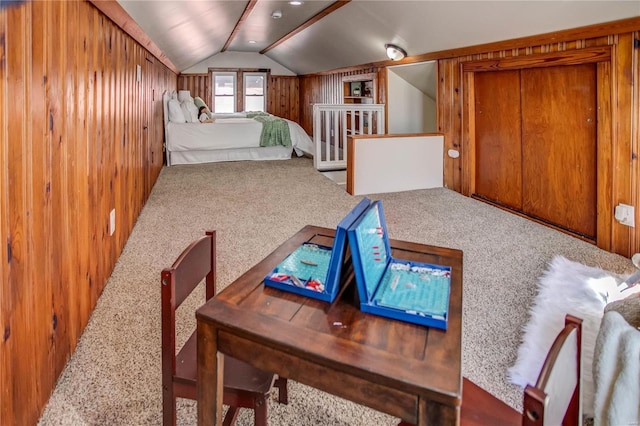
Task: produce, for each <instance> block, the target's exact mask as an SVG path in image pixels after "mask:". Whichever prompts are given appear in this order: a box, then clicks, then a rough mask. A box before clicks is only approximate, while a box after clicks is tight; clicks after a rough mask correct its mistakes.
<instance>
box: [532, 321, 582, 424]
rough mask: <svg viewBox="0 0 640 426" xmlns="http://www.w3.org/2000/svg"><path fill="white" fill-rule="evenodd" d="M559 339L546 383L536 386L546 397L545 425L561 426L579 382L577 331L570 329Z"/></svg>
mask: <svg viewBox="0 0 640 426" xmlns="http://www.w3.org/2000/svg"><path fill="white" fill-rule="evenodd" d="M559 337H562V338H563V339H562V341H561V342H559V346H560V349H559V351H558V352H557V353H556V358H555V360H553V361H552V364H553V365H552V366H551V368H550V369H549V370H548V374H547V376H546V383H540V384H539V385H538V388H539V389H542V390H543V391H544V393H545V394H546V395H547V397H546V398H545V407H544V424H545V425H561V424H562V420H563V419H564V416H565V413H566V412H567V409H568V408H569V404H570V403H571V399H572V397H573V393H574V390H575V388H576V386H578V380H579V377H578V371H577V364H578V356H579V355H578V343H577V341H578V330H577V329H576V328H570V329H568V333H567V334H566V335H564V336H563V335H560V336H559ZM550 395H552V396H553V397H550Z"/></svg>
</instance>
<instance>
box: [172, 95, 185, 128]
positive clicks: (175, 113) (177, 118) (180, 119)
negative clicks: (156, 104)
mask: <svg viewBox="0 0 640 426" xmlns="http://www.w3.org/2000/svg"><path fill="white" fill-rule="evenodd" d="M168 105H169V121H171V122H172V123H184V122H185V121H187V120H186V119H185V116H184V113H183V112H182V109H181V108H180V102H178V100H177V99H171V100H170V101H169V102H168Z"/></svg>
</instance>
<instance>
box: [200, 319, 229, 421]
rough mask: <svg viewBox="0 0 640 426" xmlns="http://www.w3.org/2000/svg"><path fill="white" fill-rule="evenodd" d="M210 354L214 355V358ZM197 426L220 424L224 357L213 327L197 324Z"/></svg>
mask: <svg viewBox="0 0 640 426" xmlns="http://www.w3.org/2000/svg"><path fill="white" fill-rule="evenodd" d="M212 354H216V355H215V356H214V355H212ZM197 356H198V379H197V382H198V386H197V387H198V425H207V426H209V425H216V426H219V425H221V424H222V397H223V393H224V356H223V355H222V353H218V341H217V331H216V328H215V327H214V326H212V325H211V324H207V323H204V322H202V323H201V322H198V355H197Z"/></svg>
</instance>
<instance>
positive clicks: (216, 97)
mask: <svg viewBox="0 0 640 426" xmlns="http://www.w3.org/2000/svg"><path fill="white" fill-rule="evenodd" d="M235 111H236V73H234V72H214V73H213V112H235Z"/></svg>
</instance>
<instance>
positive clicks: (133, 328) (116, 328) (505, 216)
mask: <svg viewBox="0 0 640 426" xmlns="http://www.w3.org/2000/svg"><path fill="white" fill-rule="evenodd" d="M369 197H370V198H372V199H381V200H383V205H384V209H385V215H386V219H387V225H388V231H389V234H390V237H391V238H397V239H402V240H409V241H416V242H420V243H425V244H434V245H440V246H446V247H452V248H458V249H462V250H463V251H464V279H463V282H464V289H463V297H464V298H463V356H462V361H463V374H464V375H465V376H466V377H468V378H470V379H471V380H473V381H474V382H476V383H478V384H479V385H480V386H483V387H484V388H486V389H487V390H489V391H490V392H491V393H493V394H495V395H496V396H498V397H499V398H501V399H503V400H504V401H506V402H507V403H508V404H510V405H512V406H513V407H515V408H517V409H520V408H521V399H522V397H521V395H522V393H521V390H520V389H519V388H517V387H515V386H513V385H510V384H508V382H507V378H506V377H507V376H506V373H507V369H508V368H509V367H510V366H511V365H512V364H513V362H514V361H515V358H516V352H517V347H518V343H519V339H520V337H521V327H522V326H523V325H524V324H525V322H526V321H527V317H528V314H527V309H528V305H529V304H530V302H531V301H532V300H533V298H534V296H535V291H536V290H535V289H536V281H537V278H538V277H539V276H540V274H541V273H542V272H543V270H544V269H545V266H546V263H547V262H549V261H550V260H551V259H552V257H553V256H554V255H562V256H565V257H566V258H568V259H571V260H574V261H577V262H581V263H583V264H586V265H591V266H598V267H601V268H603V269H606V270H609V271H611V272H614V273H629V272H631V269H632V266H631V262H630V261H629V260H628V259H626V258H623V257H621V256H617V255H614V254H611V253H607V252H604V251H602V250H599V249H598V248H596V247H595V246H593V245H591V244H588V243H585V242H583V241H580V240H578V239H576V238H572V237H570V236H568V235H565V234H562V233H559V232H556V231H554V230H551V229H549V228H546V227H544V226H541V225H538V224H536V223H534V222H531V221H528V220H526V219H523V218H521V217H518V216H516V215H513V214H510V213H507V212H505V211H502V210H499V209H496V208H493V207H491V206H489V205H487V204H484V203H481V202H478V201H476V200H473V199H470V198H467V197H463V196H461V195H460V194H458V193H456V192H453V191H450V190H447V189H432V190H420V191H409V192H402V193H393V194H381V195H378V196H376V195H371V196H369ZM360 199H361V197H353V196H350V195H349V194H347V193H345V192H344V191H343V189H342V188H341V187H339V186H338V185H336V184H335V183H334V182H332V181H331V180H329V179H327V178H325V177H324V176H322V175H321V174H320V173H318V172H317V171H315V170H314V169H313V163H312V160H310V159H307V158H301V159H293V160H286V161H270V162H241V163H217V164H206V165H192V166H174V167H171V168H165V169H164V170H163V171H162V173H161V175H160V178H159V180H158V182H157V184H156V186H155V187H154V189H153V191H152V194H151V197H150V199H149V201H148V202H147V204H146V206H145V207H144V209H143V211H142V213H141V215H140V217H139V218H138V221H137V223H136V225H135V228H134V230H133V233H132V235H131V237H130V238H129V241H128V242H127V245H126V247H125V249H124V252H123V253H122V256H121V257H120V259H119V261H118V263H117V265H116V268H115V270H114V272H113V275H112V276H111V278H110V280H109V282H108V284H107V286H106V288H105V290H104V292H103V294H102V296H101V298H100V300H99V302H98V305H97V307H96V310H95V311H94V313H93V315H92V317H91V319H90V322H89V325H88V326H87V328H86V330H85V332H84V334H83V336H82V338H81V340H80V342H79V344H78V347H77V349H76V352H75V353H74V354H73V356H72V357H71V359H70V360H69V363H68V365H67V367H66V368H65V370H64V372H63V374H62V376H61V377H60V380H59V382H58V384H57V386H56V389H55V390H54V392H53V394H52V395H51V398H50V401H49V404H48V405H47V407H46V409H45V411H44V413H43V415H42V418H41V421H40V424H41V425H158V424H161V422H162V404H161V386H160V271H161V270H162V268H164V267H167V266H170V265H171V264H172V263H173V261H174V259H175V258H176V257H177V256H178V255H179V254H180V252H181V251H182V250H183V249H184V248H185V247H186V246H187V245H188V244H189V243H190V242H191V241H192V240H194V239H195V238H197V237H199V236H200V235H203V233H204V231H205V230H207V229H216V230H217V231H218V234H217V235H218V237H217V238H218V262H219V263H218V271H219V275H218V280H219V281H218V282H219V287H220V288H222V287H224V286H226V285H228V284H229V283H231V282H232V281H233V280H234V279H235V278H236V277H238V276H239V275H240V274H241V273H242V272H244V271H245V270H246V269H248V268H250V267H251V266H253V265H254V264H256V263H257V262H259V261H260V260H261V259H262V258H263V257H264V256H266V255H267V254H269V253H270V252H271V251H272V250H273V249H275V248H276V247H277V246H278V245H279V244H281V243H282V242H283V241H284V240H286V239H287V238H289V237H290V236H291V235H293V234H294V233H295V232H297V231H298V230H299V229H300V228H301V227H302V226H304V225H306V224H313V225H319V226H326V227H335V226H336V224H337V223H338V222H339V220H340V219H341V218H342V216H343V215H344V214H346V213H347V212H348V211H349V210H350V209H351V208H352V207H353V206H355V205H356V204H357V202H358V201H359V200H360ZM200 296H202V294H200ZM202 300H203V299H202ZM199 304H200V301H199V300H196V299H193V300H190V301H189V303H188V304H187V305H189V306H187V307H186V308H187V309H186V310H185V311H183V312H181V313H180V317H179V321H180V324H182V325H183V327H182V328H181V330H180V338H183V339H184V337H186V335H187V334H188V333H189V332H190V330H191V329H192V328H193V327H195V318H194V313H193V312H194V310H195V307H196V306H198V305H199ZM194 407H195V404H194V403H193V402H191V401H183V400H180V402H179V411H178V418H179V421H178V423H179V424H185V425H193V424H195V423H196V421H195V409H194ZM251 414H252V413H251V412H250V411H248V410H243V412H242V413H241V417H240V418H239V420H238V423H237V424H238V425H250V424H252V415H251ZM396 422H397V419H394V418H392V417H389V416H387V415H384V414H381V413H377V412H375V411H372V410H369V409H367V408H364V407H362V406H358V405H356V404H353V403H350V402H348V401H344V400H342V399H340V398H336V397H333V396H331V395H328V394H325V393H322V392H319V391H317V390H314V389H312V388H309V387H307V386H304V385H301V384H298V383H291V384H290V397H289V404H288V405H280V404H278V403H277V402H276V400H275V399H274V398H272V400H271V401H270V405H269V424H270V425H271V426H274V425H296V426H298V425H309V426H310V425H331V426H336V425H338V426H339V425H345V426H346V425H358V426H360V425H366V426H371V425H382V426H386V425H389V426H390V425H394V424H396Z"/></svg>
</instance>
